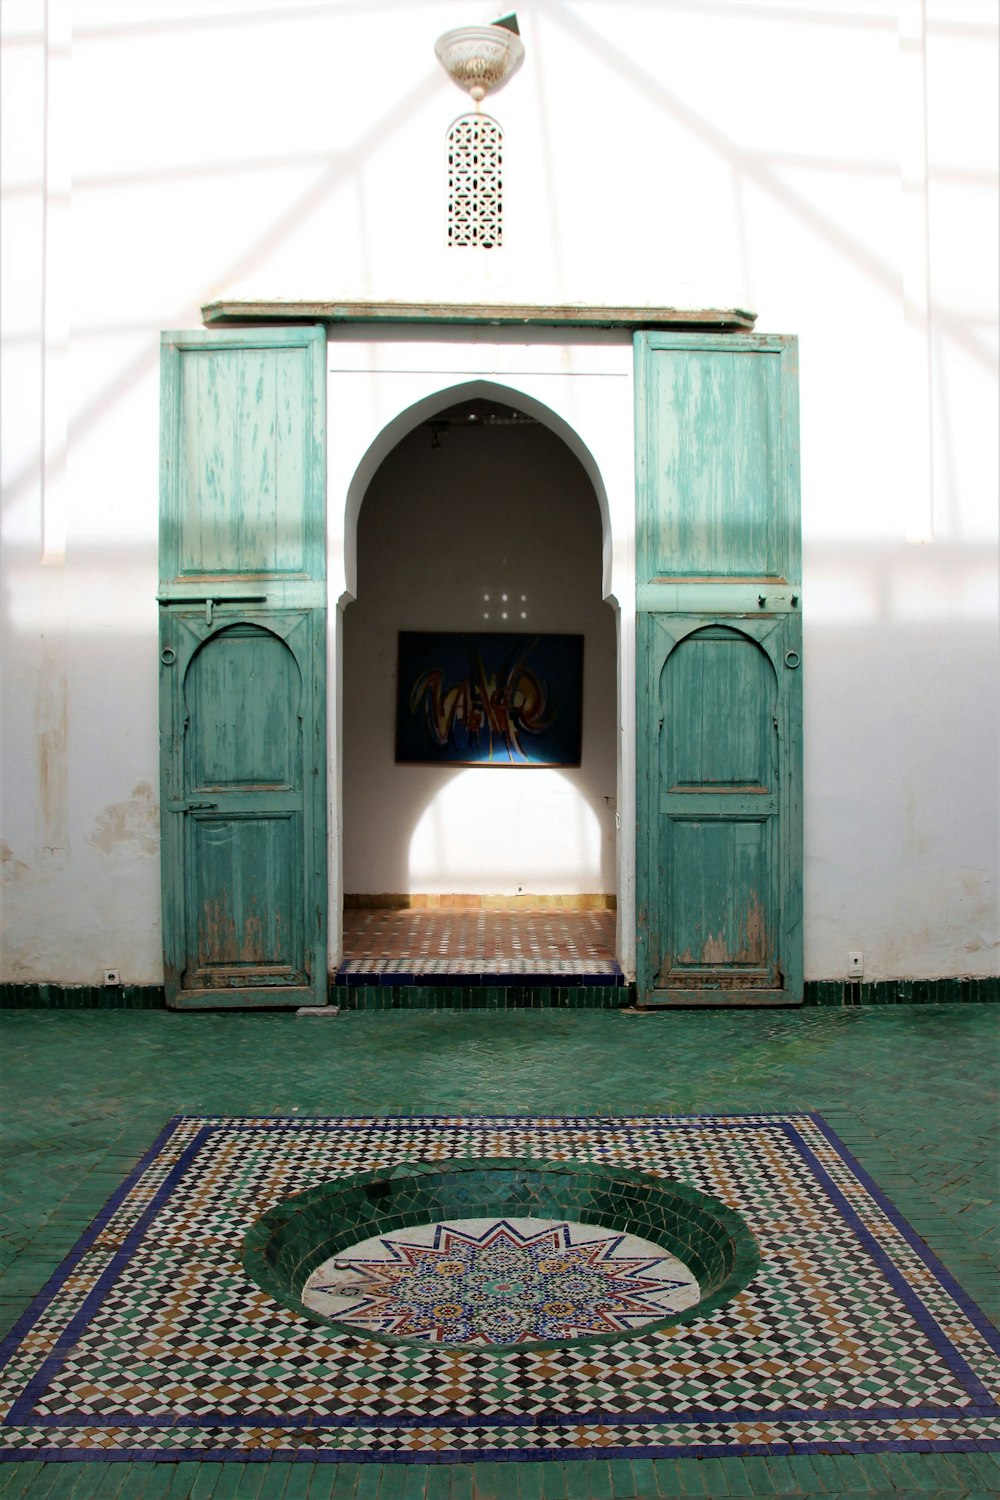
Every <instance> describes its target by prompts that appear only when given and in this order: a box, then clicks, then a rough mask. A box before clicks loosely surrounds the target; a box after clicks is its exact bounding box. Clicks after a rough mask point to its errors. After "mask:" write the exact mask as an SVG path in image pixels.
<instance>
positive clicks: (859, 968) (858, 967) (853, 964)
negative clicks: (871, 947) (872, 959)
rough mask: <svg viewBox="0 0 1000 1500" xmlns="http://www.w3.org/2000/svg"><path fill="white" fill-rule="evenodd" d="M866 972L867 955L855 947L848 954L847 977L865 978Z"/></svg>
mask: <svg viewBox="0 0 1000 1500" xmlns="http://www.w3.org/2000/svg"><path fill="white" fill-rule="evenodd" d="M864 974H865V955H864V954H863V953H862V952H861V951H860V950H859V949H855V950H854V952H853V953H848V955H847V977H848V979H863V978H864Z"/></svg>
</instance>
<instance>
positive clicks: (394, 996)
mask: <svg viewBox="0 0 1000 1500" xmlns="http://www.w3.org/2000/svg"><path fill="white" fill-rule="evenodd" d="M222 1003H223V1002H222V1000H221V999H220V1005H221V1004H222ZM329 1003H330V1004H331V1005H337V1006H339V1007H340V1008H341V1010H470V1011H471V1010H619V1009H621V1008H622V1007H623V1006H632V1005H635V1003H636V993H635V985H634V984H626V985H610V984H609V985H601V984H590V985H529V984H524V985H481V986H480V985H450V984H426V985H418V984H398V985H397V984H372V985H364V984H356V985H346V984H331V986H330V991H329ZM996 1003H1000V975H986V976H984V977H981V978H969V977H968V976H966V977H956V978H954V979H879V980H871V981H867V980H866V981H863V982H861V983H857V982H852V981H849V980H845V979H808V980H807V981H806V985H805V999H804V1004H805V1005H808V1006H812V1005H822V1006H858V1005H985V1004H996ZM165 1005H166V1001H165V1000H164V995H163V986H162V985H158V984H122V985H114V986H105V985H96V984H89V985H88V984H15V983H9V984H0V1010H163V1009H164V1008H165Z"/></svg>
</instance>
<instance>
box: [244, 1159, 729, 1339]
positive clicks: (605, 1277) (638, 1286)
mask: <svg viewBox="0 0 1000 1500" xmlns="http://www.w3.org/2000/svg"><path fill="white" fill-rule="evenodd" d="M243 1263H244V1266H245V1267H246V1269H247V1271H248V1272H249V1274H250V1275H251V1276H252V1277H253V1279H254V1280H255V1281H256V1282H257V1284H258V1285H259V1286H261V1287H262V1288H263V1289H264V1290H265V1291H266V1292H267V1293H268V1294H269V1295H270V1296H272V1297H273V1298H274V1299H275V1300H276V1301H278V1302H280V1303H282V1304H283V1305H284V1306H286V1307H289V1308H292V1309H294V1310H295V1311H296V1312H298V1313H300V1314H301V1315H303V1316H304V1317H306V1318H308V1319H310V1320H311V1321H314V1322H317V1323H322V1324H325V1325H327V1326H331V1325H332V1326H333V1327H334V1328H336V1329H338V1330H339V1331H341V1332H343V1333H350V1334H353V1335H355V1336H363V1337H367V1338H372V1339H375V1340H378V1341H380V1342H385V1343H393V1344H395V1343H404V1344H426V1343H428V1342H430V1343H435V1344H441V1345H444V1346H447V1347H451V1348H480V1349H487V1350H488V1349H490V1348H493V1349H509V1348H514V1347H516V1348H518V1349H531V1348H552V1347H559V1348H562V1347H564V1346H565V1345H567V1344H584V1343H590V1342H594V1341H599V1342H608V1341H611V1340H616V1339H623V1338H634V1337H635V1336H636V1335H637V1334H644V1333H650V1332H655V1331H658V1330H659V1329H662V1328H668V1327H673V1326H676V1325H677V1324H680V1323H685V1322H689V1321H691V1319H693V1318H695V1317H699V1316H703V1315H705V1314H706V1313H709V1312H711V1311H713V1310H714V1309H715V1308H717V1307H719V1306H720V1305H721V1304H722V1303H723V1302H726V1301H728V1300H729V1298H731V1297H733V1296H734V1295H735V1294H736V1293H737V1292H739V1291H741V1290H742V1288H743V1287H744V1286H746V1285H747V1283H748V1282H749V1280H750V1278H751V1277H752V1276H753V1274H754V1272H755V1271H756V1269H757V1266H758V1264H759V1256H758V1252H757V1247H756V1245H755V1243H754V1241H753V1238H752V1236H751V1235H750V1232H749V1230H748V1229H747V1227H746V1225H745V1224H744V1223H743V1221H742V1220H741V1219H740V1218H739V1216H738V1215H737V1214H735V1213H734V1212H733V1211H732V1210H731V1209H729V1208H727V1207H726V1206H725V1205H724V1204H722V1203H719V1202H718V1201H717V1200H716V1199H714V1198H710V1197H708V1196H707V1195H706V1194H704V1193H701V1192H699V1191H697V1190H696V1189H695V1188H692V1187H690V1186H688V1185H687V1184H686V1183H681V1182H675V1181H671V1180H668V1179H665V1178H658V1177H653V1176H649V1175H647V1174H645V1173H640V1172H635V1171H627V1170H619V1169H617V1168H614V1167H606V1166H600V1165H592V1164H586V1163H571V1162H550V1161H522V1160H508V1159H503V1158H497V1159H469V1160H465V1159H462V1160H454V1161H449V1162H407V1163H405V1164H401V1165H399V1166H395V1167H386V1168H381V1169H379V1170H376V1171H372V1172H365V1173H360V1174H357V1175H355V1176H353V1177H349V1178H342V1179H339V1180H335V1181H332V1182H325V1183H321V1184H320V1185H319V1186H317V1187H314V1188H309V1189H308V1190H307V1191H305V1192H303V1193H299V1194H296V1195H295V1196H294V1197H291V1198H287V1199H285V1200H283V1201H282V1202H281V1203H278V1204H276V1205H275V1206H274V1207H273V1208H271V1209H269V1210H268V1212H267V1213H265V1214H264V1215H262V1217H261V1218H260V1219H258V1220H257V1221H256V1223H255V1224H254V1225H253V1226H252V1227H251V1229H250V1231H249V1233H248V1235H247V1237H246V1241H245V1245H244V1255H243Z"/></svg>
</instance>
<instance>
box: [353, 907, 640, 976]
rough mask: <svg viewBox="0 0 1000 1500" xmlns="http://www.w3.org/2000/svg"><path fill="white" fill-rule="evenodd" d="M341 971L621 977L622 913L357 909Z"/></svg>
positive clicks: (357, 972)
mask: <svg viewBox="0 0 1000 1500" xmlns="http://www.w3.org/2000/svg"><path fill="white" fill-rule="evenodd" d="M340 972H341V973H342V974H389V973H409V974H458V973H470V974H486V973H488V974H493V973H497V974H535V975H538V974H551V975H576V976H579V975H583V974H593V975H608V974H617V973H619V972H620V971H619V968H618V965H617V963H616V962H615V913H614V912H612V911H516V912H514V911H488V910H487V911H482V910H480V911H456V910H445V911H427V910H425V909H409V910H397V909H392V908H385V907H382V908H377V909H376V908H372V909H367V908H363V907H362V908H356V909H351V910H348V911H345V912H344V959H343V962H342V964H341V966H340Z"/></svg>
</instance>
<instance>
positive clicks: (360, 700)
mask: <svg viewBox="0 0 1000 1500" xmlns="http://www.w3.org/2000/svg"><path fill="white" fill-rule="evenodd" d="M484 390H486V394H484ZM455 396H456V392H455V390H454V389H452V390H449V391H446V392H443V393H439V395H438V397H437V398H436V400H434V401H428V402H425V403H424V402H422V403H420V405H419V407H417V408H410V409H408V411H407V412H406V413H404V414H403V415H402V417H401V418H400V419H399V420H398V421H397V422H396V423H393V424H390V427H389V428H388V429H386V430H384V431H383V433H382V434H381V435H380V438H379V440H378V442H377V444H373V447H372V449H371V450H369V454H368V455H367V456H366V461H365V464H364V465H363V466H362V470H366V471H367V472H364V473H362V472H360V471H359V475H358V476H357V478H358V482H357V483H356V484H355V485H353V486H352V493H351V495H350V496H349V504H348V517H347V528H346V539H345V540H346V550H347V570H346V571H347V579H348V587H349V593H348V596H347V597H348V599H350V598H352V597H354V596H356V602H354V603H351V604H350V607H349V608H347V609H346V610H345V612H344V619H343V627H342V639H343V657H342V672H343V694H342V704H341V732H342V744H343V778H342V796H343V821H342V827H343V890H344V892H345V896H346V898H347V899H348V900H349V901H350V902H351V904H354V903H356V902H358V901H359V900H363V899H364V898H365V897H369V898H373V899H374V898H381V899H384V898H385V897H387V896H388V897H393V896H400V895H402V896H407V897H417V898H422V897H433V898H448V897H466V898H469V899H470V900H472V899H476V900H483V901H486V902H487V904H488V898H490V897H497V896H499V897H506V898H509V897H516V896H524V895H538V896H540V897H544V898H546V900H552V899H554V898H557V897H565V898H570V899H581V900H582V898H583V897H591V898H593V897H594V896H599V897H605V898H613V897H615V895H616V885H617V879H616V818H615V809H616V795H617V783H618V753H619V748H618V738H619V736H618V727H617V726H618V714H617V691H618V689H617V681H618V671H617V655H616V652H617V647H616V635H617V632H616V620H615V615H614V611H613V609H611V608H609V607H608V605H607V604H606V603H605V602H604V597H605V588H604V578H605V576H606V574H607V572H608V555H609V550H610V549H609V538H608V526H607V503H606V497H603V486H602V487H601V489H600V490H599V489H598V488H597V486H596V485H595V483H594V480H593V478H592V474H591V473H590V472H588V467H589V468H590V469H591V470H592V469H593V468H594V466H593V462H592V460H591V462H590V465H589V466H588V464H587V463H586V462H585V461H584V459H583V457H582V456H581V454H580V451H579V450H580V449H581V448H582V445H581V444H580V443H579V440H578V439H577V440H576V441H575V443H574V445H573V446H574V447H575V448H576V449H577V451H576V452H574V451H572V449H571V447H570V445H569V443H568V442H567V441H566V439H565V438H564V436H563V434H562V433H561V432H559V431H558V430H557V428H558V427H559V426H561V425H565V424H562V423H560V422H559V419H557V418H556V417H555V416H554V414H552V413H549V412H547V411H546V410H545V408H539V405H538V403H535V402H530V401H528V400H526V399H525V398H523V397H522V396H520V395H519V393H517V392H515V391H511V390H506V389H504V388H499V387H487V383H485V382H470V383H469V385H467V386H465V387H464V388H462V392H461V399H460V400H457V401H456V399H455ZM531 406H535V407H536V411H535V412H533V411H531V410H529V409H528V408H529V407H531ZM538 410H540V411H541V412H543V413H544V414H545V416H546V417H547V418H548V420H543V419H542V417H541V416H540V415H539V414H538ZM362 480H363V491H364V492H363V496H362V494H361V493H360V489H361V481H362ZM362 498H363V504H362V503H361V502H362ZM602 498H603V503H602ZM352 544H354V545H352ZM401 631H405V632H414V631H435V632H448V633H463V632H464V633H469V632H503V633H508V632H510V633H515V634H516V633H520V634H531V635H532V637H534V636H535V635H539V636H542V637H544V636H546V635H556V634H558V635H579V636H581V637H582V638H583V669H582V742H581V754H580V762H579V765H572V766H559V767H558V768H554V767H546V768H544V769H543V768H535V767H528V766H514V765H504V766H498V765H491V766H482V765H476V766H464V767H463V766H459V765H454V764H451V765H449V764H442V763H437V764H409V763H407V764H401V763H397V761H396V753H395V752H396V745H395V713H396V667H397V651H398V641H399V635H400V632H401ZM435 849H437V851H438V854H437V855H435ZM569 849H572V850H574V851H575V853H574V856H573V858H572V859H568V858H567V851H568V850H569ZM608 904H613V902H612V901H611V900H610V899H609V902H608Z"/></svg>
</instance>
